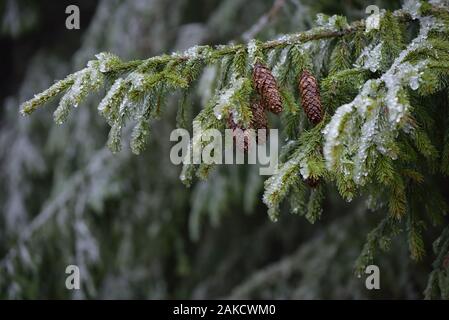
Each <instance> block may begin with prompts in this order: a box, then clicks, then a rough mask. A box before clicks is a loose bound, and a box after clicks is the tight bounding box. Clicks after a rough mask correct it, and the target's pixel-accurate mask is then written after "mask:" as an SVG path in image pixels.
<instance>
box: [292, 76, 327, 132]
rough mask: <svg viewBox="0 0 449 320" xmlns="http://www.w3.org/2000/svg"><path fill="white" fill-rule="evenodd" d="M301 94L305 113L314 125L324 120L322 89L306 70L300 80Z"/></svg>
mask: <svg viewBox="0 0 449 320" xmlns="http://www.w3.org/2000/svg"><path fill="white" fill-rule="evenodd" d="M298 88H299V93H300V94H301V104H302V107H303V108H304V112H305V113H306V115H307V118H309V120H310V122H312V123H313V124H315V125H316V124H318V123H320V122H321V120H323V107H322V106H321V98H320V88H319V86H318V83H317V81H316V79H315V77H314V76H313V75H312V74H311V73H310V72H309V71H307V70H304V71H303V72H302V74H301V76H300V78H299V85H298Z"/></svg>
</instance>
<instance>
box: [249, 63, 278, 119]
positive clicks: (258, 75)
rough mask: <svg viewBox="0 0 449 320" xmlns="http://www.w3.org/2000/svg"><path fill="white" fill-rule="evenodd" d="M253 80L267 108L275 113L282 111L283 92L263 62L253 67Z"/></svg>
mask: <svg viewBox="0 0 449 320" xmlns="http://www.w3.org/2000/svg"><path fill="white" fill-rule="evenodd" d="M253 81H254V85H255V87H256V90H257V92H258V93H259V94H260V96H261V97H262V100H263V102H264V104H265V106H266V107H267V109H268V110H269V111H271V112H273V113H275V114H278V113H280V112H282V100H281V94H280V93H279V88H278V85H277V83H276V79H275V78H274V76H273V75H272V74H271V71H270V70H269V69H268V68H267V67H265V66H264V65H263V64H261V63H256V64H255V65H254V69H253Z"/></svg>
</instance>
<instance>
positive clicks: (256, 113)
mask: <svg viewBox="0 0 449 320" xmlns="http://www.w3.org/2000/svg"><path fill="white" fill-rule="evenodd" d="M251 112H252V114H253V118H252V119H251V129H254V130H255V134H256V141H257V143H258V144H264V143H265V142H266V141H267V136H268V118H267V114H266V113H265V107H264V105H263V104H262V103H261V102H254V103H253V104H251ZM259 129H265V134H262V132H260V133H259V132H258V130H259Z"/></svg>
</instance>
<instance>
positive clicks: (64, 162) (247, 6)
mask: <svg viewBox="0 0 449 320" xmlns="http://www.w3.org/2000/svg"><path fill="white" fill-rule="evenodd" d="M273 2H274V1H272V0H222V1H220V0H170V1H166V0H131V1H119V0H100V1H87V0H86V1H49V0H45V1H31V0H6V1H2V2H0V17H1V26H0V27H1V34H0V46H1V48H2V49H1V50H0V55H1V57H0V59H1V64H0V68H1V75H2V76H1V77H0V81H1V84H0V102H1V106H2V107H1V108H0V181H1V182H0V298H3V299H6V298H8V299H12V298H27V299H30V298H76V299H79V298H81V299H82V298H100V299H109V298H125V299H128V298H145V299H161V298H197V299H201V298H293V299H298V298H312V299H313V298H322V299H335V298H361V299H366V298H422V292H423V290H424V288H425V285H426V281H427V276H428V273H429V272H430V270H431V261H432V257H431V255H429V256H427V257H426V258H425V259H424V260H423V261H422V262H420V263H415V262H412V261H411V260H410V259H409V257H408V256H409V252H408V248H407V242H406V241H405V240H403V239H397V241H395V242H394V243H393V244H392V250H391V251H390V252H389V253H386V254H380V255H379V256H378V259H377V260H376V263H377V264H378V265H379V267H380V269H381V290H374V291H368V290H367V289H365V286H364V278H363V277H362V278H361V279H359V278H357V277H355V276H354V273H353V264H354V262H355V260H356V258H357V256H358V254H359V253H360V251H361V249H362V247H363V244H364V242H365V240H366V235H367V233H368V232H369V231H370V230H371V229H372V228H374V227H375V226H376V222H377V221H379V220H380V217H382V215H384V214H385V213H382V212H376V213H373V212H369V211H368V210H367V209H366V208H365V204H364V199H360V200H354V201H353V202H351V203H346V202H344V201H343V200H341V199H340V197H339V196H338V195H337V193H336V192H335V190H333V189H329V190H328V192H327V195H328V196H327V198H326V202H325V206H324V212H323V216H322V219H321V220H320V221H318V222H317V223H315V224H314V225H311V224H310V223H309V222H307V221H306V220H305V219H304V218H303V217H300V216H296V215H291V214H289V213H288V212H286V213H285V214H283V215H282V216H281V217H280V219H279V221H278V222H277V223H273V222H271V221H270V220H269V219H268V216H267V214H266V207H265V206H264V204H263V203H262V201H261V194H262V187H263V177H261V176H259V175H258V170H257V168H255V167H254V166H243V165H240V166H231V165H229V166H220V168H219V169H218V170H216V171H214V172H213V173H212V174H211V176H210V177H209V179H208V180H207V181H197V182H196V183H195V184H194V185H193V186H192V187H190V188H186V187H185V186H184V185H183V184H182V183H181V182H180V181H179V178H178V177H179V174H180V170H181V167H180V166H175V165H173V164H172V163H171V162H170V160H169V154H170V147H171V146H172V144H173V143H171V142H170V141H169V134H170V132H171V130H172V129H174V128H175V118H176V109H177V105H178V100H179V97H173V98H171V99H170V101H169V102H168V108H167V109H166V111H165V112H164V115H163V117H162V118H161V120H160V121H158V122H155V123H154V124H153V125H152V132H151V142H150V145H149V147H148V148H147V151H145V152H144V153H143V154H142V155H140V156H135V155H132V154H131V152H130V151H129V147H128V146H127V147H125V148H124V150H123V151H122V152H121V153H119V154H117V155H112V154H111V153H110V151H109V150H107V149H106V148H105V147H104V145H105V142H106V139H107V125H106V124H105V123H104V122H103V121H102V120H101V119H100V117H99V116H98V111H97V108H96V107H97V105H98V102H99V97H98V96H97V97H95V96H94V97H91V98H90V99H89V103H87V104H83V105H80V106H79V107H78V110H77V112H74V113H73V114H72V115H71V117H70V119H69V120H68V122H67V123H66V124H65V125H63V126H57V125H55V124H54V123H53V119H52V116H51V114H52V112H53V110H54V106H55V103H53V104H52V105H50V106H47V107H46V108H43V109H42V110H40V111H39V112H36V113H35V114H34V115H33V116H32V117H29V118H23V117H21V116H20V115H19V105H20V103H21V102H23V101H25V100H27V99H29V98H30V97H32V96H33V95H34V94H35V93H37V92H40V91H42V90H44V89H45V88H47V87H48V86H49V85H51V84H52V83H53V82H54V81H55V80H56V79H60V78H62V77H64V76H65V75H66V74H68V73H71V72H73V71H75V70H78V69H80V68H81V67H83V66H84V65H85V63H86V62H87V61H88V60H89V59H92V58H93V56H94V55H95V54H96V53H98V52H101V51H109V52H113V53H115V54H117V55H118V56H120V57H121V58H122V59H123V60H128V59H137V58H146V57H149V56H153V55H157V54H161V53H164V52H168V53H170V52H172V51H175V50H183V49H186V48H188V47H190V46H193V45H195V44H205V43H207V44H220V43H223V44H225V43H229V42H230V41H237V42H240V41H247V40H248V39H247V38H248V36H253V37H257V38H258V39H261V40H266V39H271V38H274V37H276V36H278V35H280V34H283V33H291V32H298V31H301V30H307V29H309V28H310V27H312V26H313V22H314V19H315V17H316V14H317V13H319V12H323V13H326V14H341V15H345V16H347V17H348V20H349V21H354V20H358V19H361V18H365V17H366V14H365V8H366V7H367V6H368V5H371V4H374V5H377V6H379V7H380V8H383V9H397V8H399V7H400V3H399V1H398V2H396V1H380V0H379V1H375V0H368V1H362V0H344V1H333V0H285V1H283V4H282V6H280V7H279V8H276V9H273ZM70 4H76V5H78V6H79V8H80V11H81V29H80V30H67V29H66V28H65V19H66V17H67V14H65V8H66V6H67V5H70ZM264 15H265V16H267V15H268V17H269V21H268V23H266V24H260V23H258V22H260V18H261V17H263V16H264ZM259 26H262V27H261V28H259ZM202 81H203V84H204V85H203V86H200V88H202V89H201V90H198V94H197V95H196V98H195V99H193V100H192V101H191V102H190V103H192V104H193V106H194V110H196V111H195V114H196V113H197V112H198V111H199V110H200V109H201V106H202V105H203V101H204V99H207V97H208V94H210V92H208V90H207V76H203V78H202ZM190 116H192V115H190ZM435 236H436V234H433V235H432V236H431V237H429V239H434V238H435ZM401 237H402V236H401ZM429 243H430V242H429ZM429 252H430V250H429ZM69 264H75V265H78V266H79V267H80V271H81V278H82V280H81V290H74V291H69V290H67V289H66V288H65V278H66V276H67V275H66V274H65V268H66V266H67V265H69Z"/></svg>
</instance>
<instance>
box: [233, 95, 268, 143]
mask: <svg viewBox="0 0 449 320" xmlns="http://www.w3.org/2000/svg"><path fill="white" fill-rule="evenodd" d="M251 112H252V119H251V123H250V126H249V128H243V127H242V126H241V125H239V124H238V123H236V122H235V121H234V118H233V115H232V113H231V114H230V116H229V118H228V120H227V125H228V128H229V129H232V130H233V131H232V135H233V137H234V143H237V148H238V149H240V150H242V151H245V152H247V151H248V149H249V143H250V131H249V130H248V129H253V130H254V134H255V138H256V143H258V144H263V143H265V142H266V140H267V134H268V119H267V115H266V113H265V108H264V106H263V104H262V103H261V102H253V103H252V104H251ZM259 129H265V130H266V132H265V133H266V134H265V135H262V134H260V135H259V134H258V131H257V130H259Z"/></svg>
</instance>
